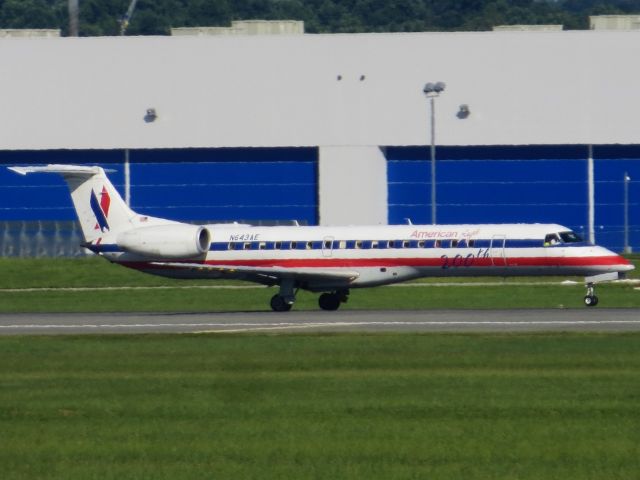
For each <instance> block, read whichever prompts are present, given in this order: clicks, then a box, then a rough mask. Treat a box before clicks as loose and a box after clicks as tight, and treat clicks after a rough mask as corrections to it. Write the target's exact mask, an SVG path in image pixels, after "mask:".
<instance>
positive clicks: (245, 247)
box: [244, 242, 251, 250]
mask: <svg viewBox="0 0 640 480" xmlns="http://www.w3.org/2000/svg"><path fill="white" fill-rule="evenodd" d="M244 249H245V250H251V242H245V244H244Z"/></svg>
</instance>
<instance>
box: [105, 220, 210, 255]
mask: <svg viewBox="0 0 640 480" xmlns="http://www.w3.org/2000/svg"><path fill="white" fill-rule="evenodd" d="M117 243H118V246H120V248H122V249H123V250H124V251H126V252H131V253H136V254H138V255H143V256H145V257H162V258H190V257H195V256H198V255H201V254H203V253H206V252H207V251H209V245H210V243H211V234H210V233H209V230H207V229H206V228H204V227H199V226H197V225H186V224H180V223H177V224H172V225H157V226H152V227H139V228H134V229H133V230H128V231H126V232H122V233H121V234H120V235H118V239H117Z"/></svg>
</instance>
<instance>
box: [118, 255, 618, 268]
mask: <svg viewBox="0 0 640 480" xmlns="http://www.w3.org/2000/svg"><path fill="white" fill-rule="evenodd" d="M174 262H179V260H178V261H174ZM185 262H186V263H202V264H203V265H220V266H228V267H234V266H238V267H263V268H264V267H281V268H356V267H362V268H366V267H417V268H420V267H436V268H437V267H442V266H443V265H445V262H448V266H458V267H467V268H473V267H505V266H506V267H597V266H616V265H619V266H626V265H629V264H630V263H629V262H628V261H627V260H626V259H625V258H623V257H620V256H617V255H608V256H598V257H507V258H504V257H481V258H477V257H474V258H470V259H468V258H466V257H465V256H459V257H456V256H451V257H448V258H447V259H446V260H445V259H443V258H439V257H438V258H310V259H305V258H286V259H284V258H283V259H275V258H268V259H246V260H242V259H234V260H207V261H205V262H193V261H192V260H185ZM123 264H125V265H126V266H128V267H131V268H149V267H152V268H157V267H160V268H169V267H167V266H162V265H150V264H149V263H146V262H123ZM175 268H180V267H175Z"/></svg>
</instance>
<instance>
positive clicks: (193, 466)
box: [0, 258, 640, 480]
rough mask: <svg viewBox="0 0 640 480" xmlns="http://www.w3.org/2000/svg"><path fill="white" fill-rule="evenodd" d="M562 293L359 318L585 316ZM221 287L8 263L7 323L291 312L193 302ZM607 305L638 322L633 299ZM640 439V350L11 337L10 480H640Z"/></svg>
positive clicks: (449, 294) (5, 442) (358, 301)
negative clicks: (96, 315) (466, 312)
mask: <svg viewBox="0 0 640 480" xmlns="http://www.w3.org/2000/svg"><path fill="white" fill-rule="evenodd" d="M636 263H637V259H636ZM635 274H636V278H637V271H636V273H635ZM486 280H487V279H477V281H479V282H482V281H486ZM530 280H531V279H526V280H525V281H530ZM538 280H542V279H538ZM551 280H552V281H553V282H555V283H552V284H549V283H541V284H540V285H535V286H531V285H525V284H523V283H522V280H518V279H514V280H509V281H505V282H504V285H502V286H490V287H489V286H484V285H478V286H471V287H468V286H465V287H461V286H448V287H439V286H435V285H433V281H432V280H425V283H426V284H427V286H421V287H395V288H391V287H388V288H377V289H367V290H354V291H353V292H352V295H351V298H350V301H349V303H348V304H347V305H345V307H346V308H364V309H367V308H376V309H396V308H411V309H421V308H423V309H428V308H506V307H514V306H515V307H560V306H566V307H574V306H575V307H580V308H584V307H583V306H582V296H583V295H584V292H583V286H581V285H576V286H559V285H558V282H559V281H560V280H561V279H551ZM464 281H465V282H468V281H469V280H464ZM492 281H496V280H492ZM497 281H499V282H500V280H497ZM542 281H544V280H542ZM212 283H214V282H206V281H204V282H202V281H201V282H180V281H171V280H166V279H162V278H157V277H151V276H146V275H143V274H139V273H137V272H134V271H130V270H127V269H124V268H121V267H118V266H114V265H110V264H108V263H107V262H105V261H104V260H102V259H98V258H89V259H81V260H28V259H6V258H2V259H0V312H37V311H59V312H72V311H87V312H89V311H126V310H134V311H145V310H147V311H162V310H166V311H222V310H267V309H268V307H267V302H268V299H269V297H270V296H271V295H272V294H273V293H274V289H265V288H251V289H243V290H218V289H196V288H188V289H182V288H181V287H182V286H184V285H191V286H198V285H199V286H206V285H211V284H212ZM214 284H220V283H219V282H218V283H214ZM222 284H223V285H238V284H237V283H236V284H230V283H229V282H223V283H222ZM66 287H69V288H86V287H91V288H94V287H98V288H101V287H102V288H103V287H118V288H120V287H167V288H163V289H155V288H150V289H144V288H143V289H132V288H125V289H124V290H90V291H81V292H76V291H69V290H59V289H60V288H66ZM28 288H34V289H38V290H36V291H26V290H25V289H28ZM46 288H53V289H54V290H41V289H46ZM598 294H599V295H600V297H601V301H600V305H601V306H627V307H639V306H640V292H639V291H638V290H635V289H634V288H633V286H630V285H606V286H604V285H603V286H601V287H600V290H599V292H598ZM316 298H317V296H316V295H312V294H305V293H301V294H300V296H299V299H298V300H299V301H298V302H297V303H296V306H295V308H296V309H317V306H316ZM639 432H640V334H595V333H590V334H517V335H516V334H511V335H510V334H486V335H480V334H477V335H451V334H431V335H401V334H384V335H383V334H377V335H375V334H369V335H368V334H362V335H355V334H341V335H312V334H309V335H123V336H92V335H87V336H48V337H47V336H6V337H0V478H1V479H2V480H14V479H15V480H17V479H39V478H48V479H65V480H67V479H69V480H74V479H82V480H85V479H100V480H102V479H118V480H121V479H154V480H156V479H165V478H166V479H176V478H179V479H211V478H214V479H229V478H233V479H235V478H238V479H291V478H295V479H325V478H331V479H334V478H339V479H361V478H367V479H385V480H387V479H451V478H464V479H471V480H473V479H491V480H495V479H522V480H526V479H562V480H566V479H581V480H582V479H604V478H606V479H609V478H615V479H635V478H638V472H640V433H639Z"/></svg>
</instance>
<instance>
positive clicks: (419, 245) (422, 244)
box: [418, 240, 425, 248]
mask: <svg viewBox="0 0 640 480" xmlns="http://www.w3.org/2000/svg"><path fill="white" fill-rule="evenodd" d="M424 245H425V241H424V240H420V241H419V242H418V248H424Z"/></svg>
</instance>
